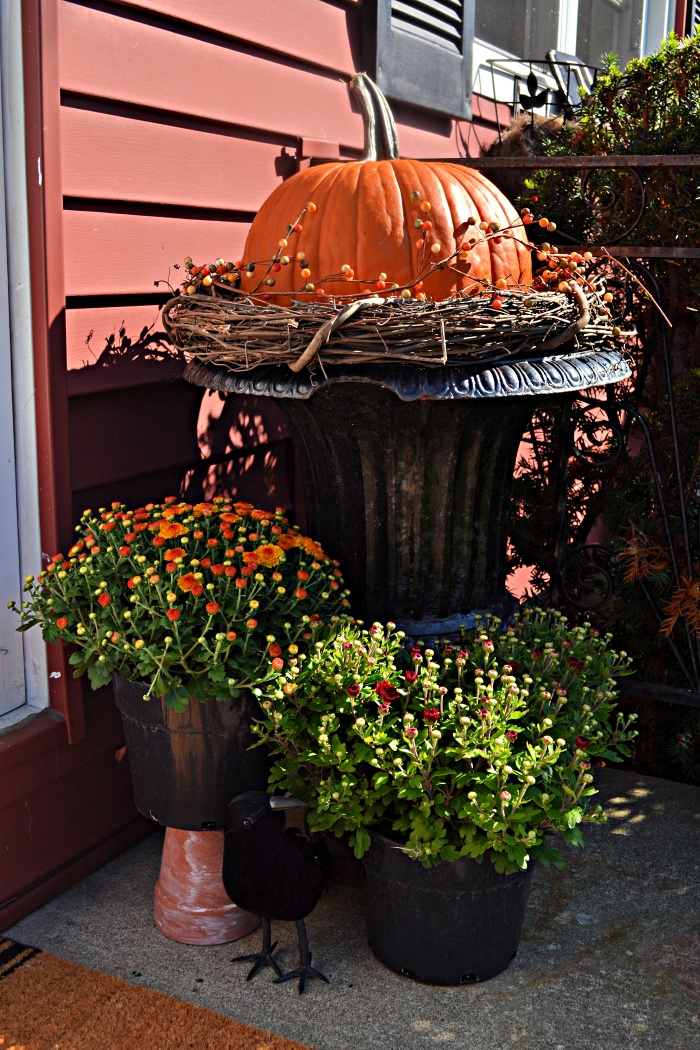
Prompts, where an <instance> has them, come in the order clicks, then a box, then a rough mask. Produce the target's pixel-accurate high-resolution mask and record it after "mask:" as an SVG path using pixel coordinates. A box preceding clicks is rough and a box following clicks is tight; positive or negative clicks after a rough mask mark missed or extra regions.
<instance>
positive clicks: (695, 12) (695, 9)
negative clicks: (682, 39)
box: [688, 0, 700, 36]
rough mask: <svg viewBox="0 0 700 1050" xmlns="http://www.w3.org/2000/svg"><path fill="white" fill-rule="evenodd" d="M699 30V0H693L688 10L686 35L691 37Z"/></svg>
mask: <svg viewBox="0 0 700 1050" xmlns="http://www.w3.org/2000/svg"><path fill="white" fill-rule="evenodd" d="M698 29H700V0H693V2H692V5H691V10H690V19H689V25H688V35H689V36H693V35H694V34H695V33H697V31H698Z"/></svg>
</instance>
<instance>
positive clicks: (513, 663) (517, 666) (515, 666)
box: [510, 660, 522, 671]
mask: <svg viewBox="0 0 700 1050" xmlns="http://www.w3.org/2000/svg"><path fill="white" fill-rule="evenodd" d="M521 667H522V664H521V663H520V662H519V661H518V660H510V669H511V671H519V670H520V668H521Z"/></svg>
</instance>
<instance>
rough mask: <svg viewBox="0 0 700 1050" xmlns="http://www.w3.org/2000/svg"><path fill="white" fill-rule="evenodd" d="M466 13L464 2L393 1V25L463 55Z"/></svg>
mask: <svg viewBox="0 0 700 1050" xmlns="http://www.w3.org/2000/svg"><path fill="white" fill-rule="evenodd" d="M463 19H464V10H463V7H462V2H461V0H443V2H442V3H430V2H429V0H427V2H426V0H392V3H391V24H392V26H393V27H395V28H397V29H405V30H406V31H407V32H409V33H415V34H416V35H418V36H420V37H421V38H422V39H424V40H430V41H431V42H432V43H434V44H441V45H442V46H443V47H448V48H450V49H451V50H453V51H456V52H457V53H458V54H460V55H461V54H462V39H463V31H464V24H463Z"/></svg>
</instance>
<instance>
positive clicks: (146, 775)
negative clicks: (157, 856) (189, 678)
mask: <svg viewBox="0 0 700 1050" xmlns="http://www.w3.org/2000/svg"><path fill="white" fill-rule="evenodd" d="M147 690H148V686H147V685H144V683H143V682H130V681H128V680H127V679H126V678H122V677H120V676H118V675H115V676H114V696H115V699H116V702H117V707H118V708H119V711H120V712H121V716H122V720H123V722H124V734H125V737H126V750H127V756H128V759H129V768H130V771H131V780H132V783H133V787H134V801H135V802H136V808H137V809H138V811H139V813H142V814H143V816H144V817H148V818H149V819H150V820H154V821H157V822H158V823H159V824H163V825H165V826H166V827H169V828H180V829H182V830H184V831H210V830H211V831H214V830H217V829H221V828H223V826H224V819H225V815H226V807H227V805H228V803H229V802H230V801H231V799H232V798H235V796H236V795H239V794H241V792H243V791H253V790H259V791H265V790H266V789H267V777H268V771H269V758H268V754H267V750H266V748H264V747H256V748H254V749H253V750H249V748H250V746H251V744H254V743H255V742H256V740H257V738H256V737H255V736H254V734H253V733H252V732H251V728H250V727H251V722H252V720H253V719H254V718H255V717H257V716H258V715H259V707H258V703H257V701H256V699H255V697H254V696H253V695H252V694H251V693H249V692H247V691H243V692H241V694H240V695H239V696H238V697H235V698H233V697H232V698H231V699H230V700H222V701H217V700H210V701H208V702H207V703H204V704H202V703H199V702H198V701H197V700H191V701H190V703H189V704H188V706H187V709H186V710H185V711H183V712H182V713H178V712H177V711H172V710H170V709H169V708H168V707H166V704H165V700H164V698H163V697H154V698H153V699H152V700H149V701H144V699H143V696H144V693H146V692H147Z"/></svg>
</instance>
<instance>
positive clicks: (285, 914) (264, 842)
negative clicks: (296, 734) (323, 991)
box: [222, 791, 330, 995]
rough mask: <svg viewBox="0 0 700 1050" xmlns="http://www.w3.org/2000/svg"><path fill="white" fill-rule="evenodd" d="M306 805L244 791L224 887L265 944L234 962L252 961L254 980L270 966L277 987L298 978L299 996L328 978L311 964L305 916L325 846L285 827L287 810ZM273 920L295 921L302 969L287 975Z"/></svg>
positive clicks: (317, 887)
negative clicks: (259, 924)
mask: <svg viewBox="0 0 700 1050" xmlns="http://www.w3.org/2000/svg"><path fill="white" fill-rule="evenodd" d="M303 806H304V803H303V802H300V801H299V800H298V799H295V798H282V797H279V796H274V795H267V794H265V792H264V791H246V792H245V793H244V794H242V795H238V796H237V797H236V798H234V799H233V801H232V802H230V803H229V807H228V810H227V813H226V823H225V825H224V862H223V870H222V876H223V881H224V888H225V890H226V892H227V894H228V895H229V897H230V898H231V900H232V901H233V903H234V904H237V905H238V906H239V908H245V910H246V911H249V912H252V913H253V915H260V916H261V917H262V921H263V943H262V949H261V951H260V952H258V953H256V954H254V955H242V956H237V957H236V958H235V959H233V960H232V962H246V961H252V962H254V964H255V965H254V966H253V968H252V970H251V971H250V973H249V974H248V980H249V981H250V980H252V978H253V977H255V975H256V973H258V971H259V970H261V969H263V967H265V966H271V967H272V969H273V970H274V971H275V973H276V974H277V978H276V980H275V984H279V983H280V982H281V981H289V980H292V978H294V977H298V978H299V994H300V995H301V993H302V992H303V991H304V986H305V984H306V979H307V978H309V977H320V978H321V980H322V981H325V982H326V984H328V978H327V977H326V976H325V975H324V974H322V973H320V971H319V970H315V969H314V968H313V966H312V965H311V952H310V951H309V942H308V939H307V936H306V927H305V925H304V919H305V917H306V916H307V915H308V914H309V913H310V912H311V911H313V909H314V908H315V907H316V904H317V902H318V899H319V897H320V896H321V892H322V890H323V888H324V884H325V881H326V877H327V874H328V865H329V861H330V857H329V855H328V851H327V848H326V846H325V844H324V843H323V842H322V841H321V842H319V844H318V845H314V844H313V843H311V842H309V840H308V839H307V838H306V837H305V836H304V834H303V833H302V832H301V831H300V830H299V829H298V828H287V827H286V826H285V824H286V820H285V811H286V810H290V809H298V808H301V807H303ZM271 919H284V920H286V921H294V922H296V925H297V936H298V939H299V967H298V969H296V970H293V971H292V972H290V973H285V974H283V973H282V971H281V969H280V967H279V965H278V963H277V960H276V959H275V958H274V956H273V954H272V953H273V951H274V950H275V948H276V947H277V942H276V941H275V943H274V944H271V943H270V942H271V939H272V938H271V928H270V920H271Z"/></svg>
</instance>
